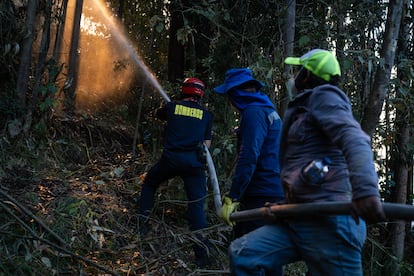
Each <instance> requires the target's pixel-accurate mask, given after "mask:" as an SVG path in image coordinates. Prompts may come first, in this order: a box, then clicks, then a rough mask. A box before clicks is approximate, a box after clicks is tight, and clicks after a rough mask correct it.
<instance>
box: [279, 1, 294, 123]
mask: <svg viewBox="0 0 414 276" xmlns="http://www.w3.org/2000/svg"><path fill="white" fill-rule="evenodd" d="M286 6H287V8H286V19H285V25H284V31H283V35H284V45H285V49H284V56H285V57H289V56H293V45H294V40H295V19H296V18H295V17H296V0H287V1H286ZM291 69H292V67H291V66H290V65H285V66H284V68H283V79H285V80H286V89H285V90H284V91H285V93H281V95H282V100H281V102H280V111H279V115H280V117H281V118H282V119H283V115H284V114H285V111H286V108H287V105H288V103H289V101H290V100H291V99H292V98H293V96H294V95H292V91H291V90H290V89H289V85H288V83H287V81H288V80H289V79H290V78H291V77H292V76H291Z"/></svg>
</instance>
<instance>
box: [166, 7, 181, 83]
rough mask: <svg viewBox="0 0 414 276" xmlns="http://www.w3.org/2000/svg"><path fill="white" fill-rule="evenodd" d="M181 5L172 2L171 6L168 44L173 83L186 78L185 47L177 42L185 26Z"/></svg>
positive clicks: (169, 73) (169, 67)
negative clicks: (179, 33) (179, 31)
mask: <svg viewBox="0 0 414 276" xmlns="http://www.w3.org/2000/svg"><path fill="white" fill-rule="evenodd" d="M179 4H180V1H177V0H172V1H171V3H170V6H169V10H170V14H171V25H170V38H169V44H168V80H169V81H171V82H175V81H177V79H182V78H183V77H184V46H183V45H182V44H181V43H180V42H179V41H178V40H177V31H178V30H179V29H180V28H182V27H183V26H184V21H183V16H182V14H181V11H180V6H179Z"/></svg>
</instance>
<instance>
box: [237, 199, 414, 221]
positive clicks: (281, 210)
mask: <svg viewBox="0 0 414 276" xmlns="http://www.w3.org/2000/svg"><path fill="white" fill-rule="evenodd" d="M350 204H351V203H350V202H343V201H338V202H312V203H301V204H281V205H273V206H269V207H261V208H256V209H251V210H245V211H239V212H234V213H233V214H231V215H230V220H232V221H248V220H252V219H272V218H275V219H276V218H286V217H303V216H307V217H309V216H329V215H349V214H351V209H350ZM382 206H383V208H384V212H385V215H386V217H387V219H400V220H408V221H409V220H414V206H412V205H406V204H398V203H389V202H384V203H382Z"/></svg>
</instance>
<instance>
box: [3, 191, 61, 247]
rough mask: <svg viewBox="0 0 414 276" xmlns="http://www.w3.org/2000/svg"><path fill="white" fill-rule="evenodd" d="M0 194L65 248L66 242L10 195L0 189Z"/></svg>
mask: <svg viewBox="0 0 414 276" xmlns="http://www.w3.org/2000/svg"><path fill="white" fill-rule="evenodd" d="M0 194H1V195H2V196H4V197H6V198H7V199H8V200H9V201H11V202H12V203H13V204H14V205H16V206H17V207H19V209H20V210H22V212H23V213H25V214H26V215H28V216H29V217H31V218H32V219H33V220H34V221H36V222H37V223H38V224H39V225H40V226H42V227H43V229H45V230H46V231H47V232H49V234H50V235H52V236H53V237H54V238H55V239H56V240H57V241H59V243H60V244H61V245H64V246H66V242H65V241H64V240H63V239H62V238H61V237H59V236H58V235H57V234H56V233H55V232H53V231H52V229H50V228H49V227H48V226H47V225H46V224H45V223H44V222H43V221H42V220H41V219H40V218H38V217H37V216H35V215H34V214H33V213H32V212H30V211H29V210H28V209H27V208H26V207H24V206H23V205H22V204H20V203H19V202H18V201H17V200H16V199H14V198H13V197H12V196H11V195H9V194H8V193H6V192H5V191H4V190H3V189H1V188H0Z"/></svg>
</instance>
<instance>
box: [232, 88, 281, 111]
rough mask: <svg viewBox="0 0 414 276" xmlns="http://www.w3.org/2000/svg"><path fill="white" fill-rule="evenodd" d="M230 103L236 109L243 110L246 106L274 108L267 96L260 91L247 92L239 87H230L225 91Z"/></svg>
mask: <svg viewBox="0 0 414 276" xmlns="http://www.w3.org/2000/svg"><path fill="white" fill-rule="evenodd" d="M227 95H228V97H229V99H230V101H231V103H232V104H233V105H234V106H235V107H236V108H237V109H238V110H244V109H245V108H246V107H248V106H264V107H271V108H275V107H274V105H273V103H272V102H271V101H270V99H269V97H267V95H266V94H264V93H262V92H261V91H258V92H247V91H243V90H239V89H232V90H231V91H229V92H228V93H227Z"/></svg>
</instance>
